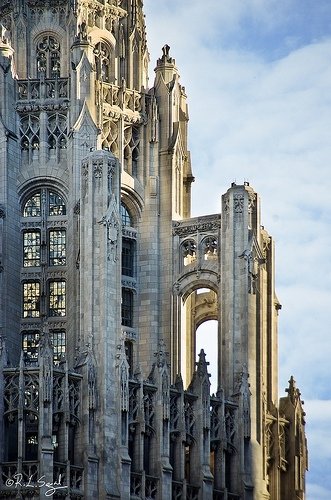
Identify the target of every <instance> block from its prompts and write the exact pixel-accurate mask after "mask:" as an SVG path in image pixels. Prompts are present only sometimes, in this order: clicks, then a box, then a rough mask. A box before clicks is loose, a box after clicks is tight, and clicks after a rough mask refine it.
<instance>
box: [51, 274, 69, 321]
mask: <svg viewBox="0 0 331 500" xmlns="http://www.w3.org/2000/svg"><path fill="white" fill-rule="evenodd" d="M65 314H66V283H65V281H51V282H50V284H49V315H50V316H65Z"/></svg>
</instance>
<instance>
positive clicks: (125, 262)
mask: <svg viewBox="0 0 331 500" xmlns="http://www.w3.org/2000/svg"><path fill="white" fill-rule="evenodd" d="M133 266H134V241H133V240H129V239H127V238H123V241H122V274H123V275H124V276H133Z"/></svg>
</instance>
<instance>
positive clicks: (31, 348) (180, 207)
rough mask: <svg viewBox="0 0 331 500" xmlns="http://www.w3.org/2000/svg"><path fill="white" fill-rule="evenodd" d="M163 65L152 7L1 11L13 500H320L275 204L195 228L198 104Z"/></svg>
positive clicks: (2, 418)
mask: <svg viewBox="0 0 331 500" xmlns="http://www.w3.org/2000/svg"><path fill="white" fill-rule="evenodd" d="M148 64H149V54H148V50H147V43H146V32H145V21H144V14H143V2H142V0H11V1H9V0H0V287H1V288H0V294H1V295H0V422H1V423H0V469H1V474H0V498H8V499H11V498H12V499H14V498H21V499H26V498H29V499H31V498H33V499H44V498H46V497H47V496H53V497H54V498H66V499H86V500H90V499H93V498H95V499H101V500H104V499H121V500H129V499H131V500H134V499H157V500H170V499H174V500H184V499H189V500H212V499H213V500H221V499H224V500H226V499H228V500H230V499H231V500H235V499H242V500H244V499H245V500H247V499H252V500H253V499H254V500H260V499H265V500H267V499H270V500H280V499H281V500H292V499H301V500H302V499H303V498H304V489H305V486H304V478H305V470H306V467H307V458H306V454H307V452H306V440H305V430H304V426H305V421H304V411H303V408H302V402H301V398H300V392H299V391H298V389H297V388H296V386H295V382H294V380H293V377H291V379H290V382H289V388H288V389H287V392H288V394H287V395H286V397H283V398H281V399H280V400H278V379H277V371H278V365H277V363H278V353H277V316H278V312H279V309H280V304H279V302H278V300H277V297H276V294H275V290H274V245H273V240H272V238H271V236H270V235H269V234H268V232H267V231H266V230H265V229H264V227H263V226H261V220H260V199H259V196H258V195H257V193H256V192H255V191H254V190H253V188H252V187H251V186H250V185H249V183H248V182H245V183H244V184H243V185H236V184H232V185H231V186H230V187H229V189H228V191H227V193H225V194H224V195H223V197H222V207H221V208H220V213H219V214H215V215H202V216H201V217H196V218H191V215H190V210H191V184H192V182H193V181H194V177H193V174H192V170H191V158H190V153H189V151H188V144H187V126H188V110H187V103H186V94H185V88H184V87H183V86H182V85H181V83H180V80H179V73H178V69H177V67H176V64H175V60H174V59H173V57H172V56H171V55H170V48H169V46H168V45H165V46H164V47H163V49H162V53H161V55H160V58H159V59H158V61H157V64H156V68H155V80H154V83H153V86H152V85H149V82H148ZM211 319H213V320H217V322H218V335H217V352H218V364H217V370H216V371H217V387H218V390H217V393H216V394H213V395H211V394H210V382H209V373H208V371H209V368H210V367H209V364H208V351H207V352H206V353H205V352H204V351H203V350H202V351H201V352H200V353H198V352H196V331H197V329H198V327H199V326H200V325H201V324H202V323H204V322H205V321H208V320H211ZM53 482H54V485H53V486H51V485H50V483H53ZM47 483H48V484H47ZM52 488H53V489H52Z"/></svg>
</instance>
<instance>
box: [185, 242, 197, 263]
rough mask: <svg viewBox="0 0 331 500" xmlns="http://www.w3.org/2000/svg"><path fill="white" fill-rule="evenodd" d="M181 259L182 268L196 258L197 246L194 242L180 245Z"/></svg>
mask: <svg viewBox="0 0 331 500" xmlns="http://www.w3.org/2000/svg"><path fill="white" fill-rule="evenodd" d="M182 258H183V264H184V266H188V265H189V264H191V263H192V262H194V261H195V260H196V258H197V244H196V242H195V241H194V240H186V241H184V242H183V243H182Z"/></svg>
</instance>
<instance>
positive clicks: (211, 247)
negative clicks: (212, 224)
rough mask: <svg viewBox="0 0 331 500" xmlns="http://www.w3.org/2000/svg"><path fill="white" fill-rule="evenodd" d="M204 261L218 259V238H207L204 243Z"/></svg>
mask: <svg viewBox="0 0 331 500" xmlns="http://www.w3.org/2000/svg"><path fill="white" fill-rule="evenodd" d="M202 246H203V255H204V260H214V259H215V258H217V247H218V245H217V238H215V237H214V236H207V238H205V239H204V240H203V242H202Z"/></svg>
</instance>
